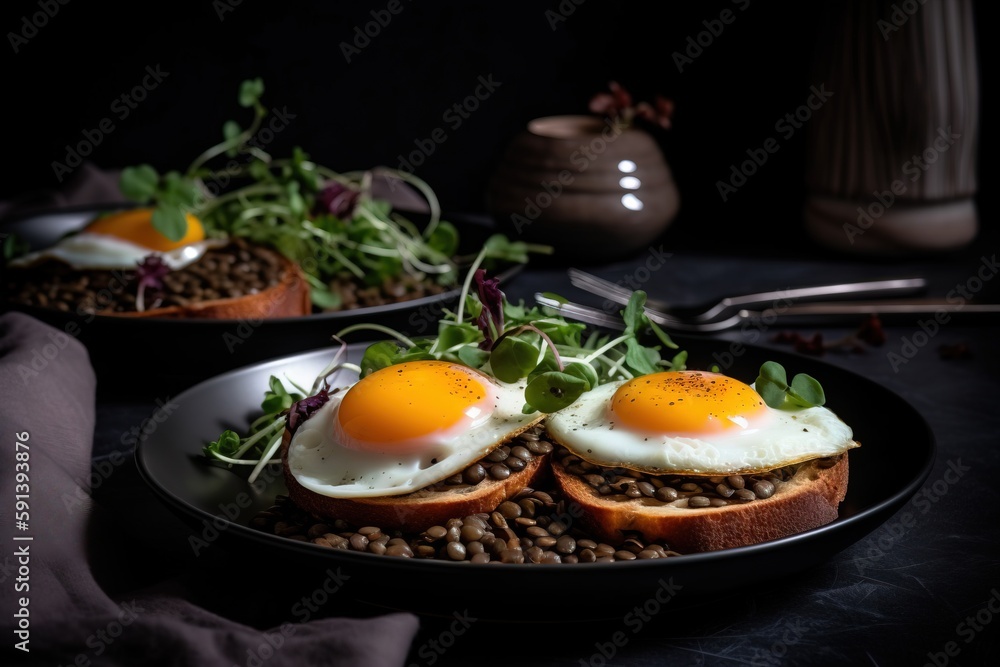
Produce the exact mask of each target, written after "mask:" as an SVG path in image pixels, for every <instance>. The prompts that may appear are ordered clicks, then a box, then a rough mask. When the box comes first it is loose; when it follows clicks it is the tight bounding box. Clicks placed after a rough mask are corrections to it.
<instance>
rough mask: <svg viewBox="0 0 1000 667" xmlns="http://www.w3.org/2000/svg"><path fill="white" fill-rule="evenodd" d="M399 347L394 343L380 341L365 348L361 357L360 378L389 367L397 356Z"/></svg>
mask: <svg viewBox="0 0 1000 667" xmlns="http://www.w3.org/2000/svg"><path fill="white" fill-rule="evenodd" d="M399 352H400V349H399V345H397V344H396V342H395V341H391V340H381V341H378V342H377V343H372V344H371V345H369V346H368V347H366V348H365V352H364V354H363V355H362V356H361V377H364V376H366V375H371V374H372V373H374V372H375V371H377V370H379V369H382V368H385V367H386V366H391V365H392V364H393V363H394V362H395V358H396V356H397V355H398V354H399Z"/></svg>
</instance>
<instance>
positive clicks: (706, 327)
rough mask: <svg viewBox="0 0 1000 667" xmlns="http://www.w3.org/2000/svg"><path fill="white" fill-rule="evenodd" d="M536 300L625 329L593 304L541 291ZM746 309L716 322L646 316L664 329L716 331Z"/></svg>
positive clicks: (740, 317) (737, 320) (570, 314)
mask: <svg viewBox="0 0 1000 667" xmlns="http://www.w3.org/2000/svg"><path fill="white" fill-rule="evenodd" d="M535 302H536V303H538V304H539V305H541V306H548V307H550V308H552V309H554V310H556V311H557V312H559V313H560V314H561V315H564V316H565V317H567V318H569V319H574V320H579V321H581V322H588V323H590V324H596V325H598V326H604V327H609V328H614V329H618V330H621V329H624V328H625V325H624V323H623V322H622V321H621V320H620V319H619V318H615V317H612V316H610V315H608V314H607V313H605V312H604V311H603V310H601V309H600V308H594V307H593V306H584V305H583V304H579V303H573V302H572V301H557V300H556V299H552V298H549V297H547V296H545V295H544V294H541V293H536V294H535ZM744 312H745V311H743V312H741V313H737V314H736V315H733V316H732V317H729V318H728V319H725V320H719V321H716V322H683V321H680V320H675V319H672V318H667V317H665V316H664V315H663V314H662V313H658V312H655V311H654V312H649V311H648V310H647V312H646V316H647V317H649V319H650V320H651V321H653V322H655V323H656V324H658V325H659V326H661V327H663V328H664V329H668V330H671V331H677V332H684V333H713V332H716V331H724V330H726V329H731V328H733V327H735V326H736V325H738V324H739V323H740V322H742V321H743V320H744V319H746V315H745V314H744Z"/></svg>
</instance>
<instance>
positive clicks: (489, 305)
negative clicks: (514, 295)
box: [473, 269, 504, 350]
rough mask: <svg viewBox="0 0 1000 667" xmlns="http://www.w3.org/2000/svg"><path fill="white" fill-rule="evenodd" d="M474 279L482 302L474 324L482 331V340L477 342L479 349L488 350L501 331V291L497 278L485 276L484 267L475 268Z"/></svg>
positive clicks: (502, 296)
mask: <svg viewBox="0 0 1000 667" xmlns="http://www.w3.org/2000/svg"><path fill="white" fill-rule="evenodd" d="M473 279H474V280H475V281H476V291H477V292H478V293H479V301H480V303H482V304H483V309H482V311H480V313H479V319H478V320H477V321H476V325H477V326H478V327H479V330H480V331H482V332H483V338H484V339H485V340H483V342H481V343H480V344H479V347H480V349H483V350H488V349H490V348H491V347H493V343H494V342H495V341H496V340H497V338H499V337H500V334H502V333H503V326H504V321H503V300H504V295H503V292H502V291H500V280H499V279H498V278H487V277H486V269H477V270H476V273H475V274H474V276H473Z"/></svg>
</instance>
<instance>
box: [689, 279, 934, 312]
mask: <svg viewBox="0 0 1000 667" xmlns="http://www.w3.org/2000/svg"><path fill="white" fill-rule="evenodd" d="M926 287H927V281H926V280H925V279H923V278H893V279H889V280H870V281H863V282H855V283H836V284H832V285H816V286H813V287H796V288H792V289H785V290H773V291H769V292H759V293H757V294H745V295H741V296H732V297H726V298H724V299H723V300H722V301H720V302H719V304H718V305H717V306H715V307H714V308H712V309H711V310H709V311H706V312H705V313H704V314H703V315H701V316H700V317H699V319H710V318H711V317H713V316H715V315H717V314H718V313H720V312H722V311H723V310H725V309H727V308H733V307H743V306H750V305H755V304H767V303H770V302H777V301H781V300H789V301H795V300H797V299H815V298H820V297H839V296H845V295H849V296H864V297H872V298H874V297H878V296H886V295H891V294H900V293H914V292H918V291H921V290H923V289H925V288H926ZM713 311H714V312H713Z"/></svg>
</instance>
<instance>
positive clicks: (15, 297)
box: [2, 237, 449, 315]
mask: <svg viewBox="0 0 1000 667" xmlns="http://www.w3.org/2000/svg"><path fill="white" fill-rule="evenodd" d="M281 270H282V268H281V265H280V263H279V259H278V256H277V255H276V254H275V252H274V251H272V250H270V249H269V248H265V247H262V246H259V245H256V244H252V243H248V242H247V241H245V240H244V239H242V238H238V237H237V238H234V239H232V241H231V242H230V243H229V244H228V245H225V246H221V247H216V248H211V249H209V250H207V251H206V253H205V255H204V256H203V257H202V258H201V259H199V260H198V261H197V262H194V263H193V264H191V265H190V266H187V267H185V268H183V269H178V270H175V271H170V272H169V273H168V274H167V275H166V276H165V277H164V279H163V284H164V288H163V289H162V290H157V291H155V292H154V291H152V290H151V291H149V292H147V293H146V295H145V304H146V308H153V307H164V308H165V307H170V306H187V305H190V304H192V303H199V302H203V301H211V300H216V299H227V298H238V297H242V296H246V295H250V294H256V293H258V292H261V291H264V290H266V289H268V288H270V287H273V286H275V285H277V284H278V283H279V282H280V280H281ZM2 286H3V290H4V291H3V298H4V299H5V300H6V301H8V302H10V303H16V304H21V305H26V306H35V307H39V308H52V309H55V310H60V311H63V312H75V313H77V314H78V315H95V314H96V315H101V314H105V315H106V314H112V313H127V312H135V310H136V292H137V287H138V281H137V280H136V276H135V272H134V271H110V270H89V269H74V268H72V267H70V266H69V265H68V264H65V263H63V262H61V261H58V260H46V261H43V262H40V263H38V264H35V265H32V266H30V267H16V268H11V267H8V268H7V270H6V271H5V275H4V279H3V282H2ZM329 286H330V289H331V291H333V292H335V293H339V295H340V298H341V302H342V304H341V306H340V308H338V309H337V310H353V309H356V308H365V307H371V306H380V305H385V304H390V303H398V302H401V301H409V300H412V299H417V298H420V297H423V296H432V295H435V294H440V293H442V292H444V291H446V290H447V289H449V288H448V287H446V286H443V285H439V284H437V283H436V282H434V281H433V280H425V279H420V278H418V277H416V276H412V275H409V274H404V275H401V276H398V277H396V278H393V279H387V280H385V281H383V282H382V283H381V284H380V285H365V284H363V283H362V281H360V280H358V279H357V278H356V277H355V276H353V275H352V274H350V273H345V274H341V275H339V276H336V277H334V278H333V279H332V280H331V281H330V283H329ZM317 312H319V311H317Z"/></svg>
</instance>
